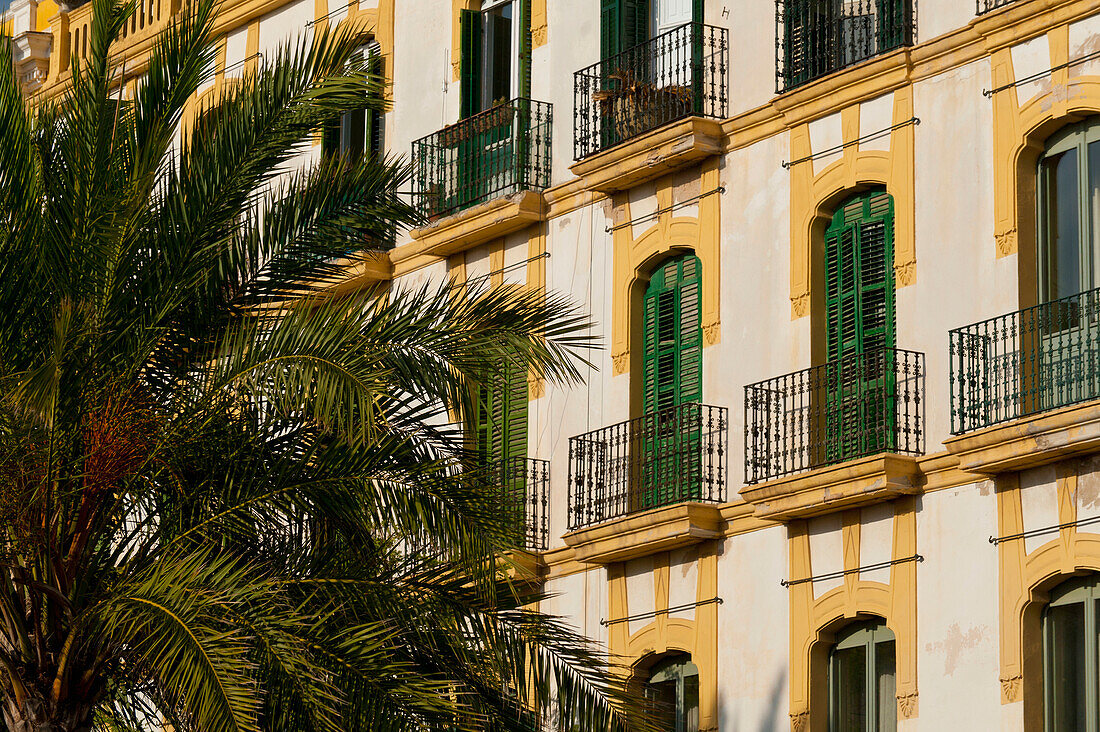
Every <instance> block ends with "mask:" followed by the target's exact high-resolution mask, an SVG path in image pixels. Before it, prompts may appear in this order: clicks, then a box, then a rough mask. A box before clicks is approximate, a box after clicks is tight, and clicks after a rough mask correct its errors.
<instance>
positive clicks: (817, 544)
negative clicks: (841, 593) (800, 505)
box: [787, 513, 844, 599]
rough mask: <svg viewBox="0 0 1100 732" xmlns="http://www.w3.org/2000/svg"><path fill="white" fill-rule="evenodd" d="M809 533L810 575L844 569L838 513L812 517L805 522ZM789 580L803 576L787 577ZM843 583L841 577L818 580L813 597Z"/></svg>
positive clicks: (814, 575) (819, 595) (815, 597)
mask: <svg viewBox="0 0 1100 732" xmlns="http://www.w3.org/2000/svg"><path fill="white" fill-rule="evenodd" d="M807 528H808V531H809V534H810V576H812V577H816V576H818V575H822V574H833V573H836V572H840V571H842V570H843V569H844V538H843V532H842V530H841V517H840V514H839V513H830V514H826V515H825V516H819V517H817V518H812V519H810V520H809V521H808V522H807ZM787 579H789V580H791V581H797V580H802V579H806V578H805V577H788V578H787ZM842 584H844V578H843V577H834V578H833V579H825V580H818V581H816V582H814V583H813V586H814V599H817V598H819V597H821V596H822V595H824V594H825V593H826V592H828V591H829V590H831V589H833V588H835V587H840V586H841V585H842Z"/></svg>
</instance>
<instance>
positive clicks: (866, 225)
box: [825, 191, 896, 361]
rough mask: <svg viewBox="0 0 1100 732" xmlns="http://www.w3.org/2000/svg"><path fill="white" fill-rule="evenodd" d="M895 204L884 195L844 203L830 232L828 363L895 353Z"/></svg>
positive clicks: (827, 255)
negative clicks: (878, 352) (870, 353)
mask: <svg viewBox="0 0 1100 732" xmlns="http://www.w3.org/2000/svg"><path fill="white" fill-rule="evenodd" d="M893 249H894V202H893V199H892V198H891V197H890V196H889V195H888V194H887V193H886V192H885V191H873V192H869V193H865V194H860V195H858V196H856V197H854V198H852V199H849V200H848V201H847V202H845V203H844V204H843V205H842V206H841V208H840V209H839V210H838V211H837V213H836V215H835V216H833V220H832V223H831V224H830V225H829V228H828V229H827V230H826V232H825V327H826V343H827V351H828V359H829V360H830V361H833V360H836V359H840V358H843V357H845V356H848V355H851V354H853V353H863V352H865V351H870V350H873V349H878V348H894V347H895V343H896V334H895V330H896V328H895V315H894V279H893V271H894V251H893Z"/></svg>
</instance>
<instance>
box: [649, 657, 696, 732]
mask: <svg viewBox="0 0 1100 732" xmlns="http://www.w3.org/2000/svg"><path fill="white" fill-rule="evenodd" d="M645 695H646V698H647V699H648V700H649V701H650V704H651V706H650V710H649V712H650V718H651V719H653V720H654V721H656V722H657V725H656V727H657V729H661V730H668V732H697V730H698V729H699V669H698V668H697V667H696V666H695V664H694V663H692V662H691V655H690V654H687V653H680V654H676V655H674V656H668V657H665V658H663V659H661V660H660V661H658V662H657V663H656V664H654V665H653V667H652V668H651V669H650V672H649V679H648V680H647V681H646V686H645Z"/></svg>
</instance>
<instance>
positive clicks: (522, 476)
mask: <svg viewBox="0 0 1100 732" xmlns="http://www.w3.org/2000/svg"><path fill="white" fill-rule="evenodd" d="M486 473H487V477H488V479H489V482H490V484H491V485H494V486H499V487H500V491H501V506H502V507H503V510H505V511H507V512H508V516H509V518H511V519H514V521H515V527H516V530H517V532H518V533H519V544H520V546H522V547H523V548H524V549H526V550H527V551H529V552H544V551H546V549H547V545H548V540H549V536H550V530H549V515H550V514H549V501H550V463H548V462H547V461H545V460H534V459H531V458H511V459H508V460H498V461H497V462H495V463H491V464H490V465H489V466H488V467H487V468H486Z"/></svg>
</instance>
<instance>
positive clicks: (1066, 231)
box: [1038, 117, 1100, 302]
mask: <svg viewBox="0 0 1100 732" xmlns="http://www.w3.org/2000/svg"><path fill="white" fill-rule="evenodd" d="M1038 175H1039V181H1038V182H1039V185H1038V189H1039V217H1038V221H1039V262H1038V266H1039V272H1038V282H1039V300H1040V302H1050V301H1051V300H1057V299H1059V298H1063V297H1069V296H1071V295H1076V294H1077V293H1079V292H1084V291H1086V290H1091V289H1092V288H1094V287H1096V286H1097V283H1098V282H1100V278H1098V277H1097V276H1096V272H1097V267H1098V266H1100V258H1098V257H1097V246H1096V245H1097V242H1098V241H1100V117H1090V118H1089V119H1087V120H1085V121H1084V122H1079V123H1078V124H1075V125H1070V126H1069V127H1066V128H1065V129H1063V130H1061V131H1060V132H1058V133H1057V134H1056V135H1054V136H1053V137H1051V138H1050V139H1049V140H1047V145H1046V152H1045V153H1044V154H1043V156H1042V157H1041V158H1039V171H1038Z"/></svg>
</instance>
